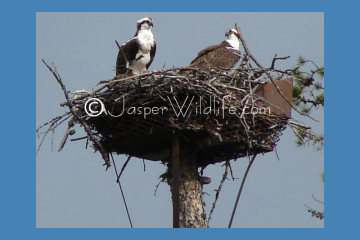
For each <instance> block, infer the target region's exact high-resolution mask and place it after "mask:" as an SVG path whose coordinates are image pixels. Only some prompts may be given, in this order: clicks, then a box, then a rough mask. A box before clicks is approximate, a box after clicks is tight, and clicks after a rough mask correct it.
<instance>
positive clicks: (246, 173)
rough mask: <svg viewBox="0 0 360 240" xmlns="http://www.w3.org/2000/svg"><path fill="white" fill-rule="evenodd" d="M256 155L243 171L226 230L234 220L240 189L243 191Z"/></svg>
mask: <svg viewBox="0 0 360 240" xmlns="http://www.w3.org/2000/svg"><path fill="white" fill-rule="evenodd" d="M256 155H257V154H254V156H253V158H252V159H251V161H250V162H249V165H248V167H247V169H246V171H245V174H244V177H243V180H242V182H241V185H240V189H239V192H238V195H237V197H236V201H235V205H234V208H233V212H232V214H231V218H230V222H229V226H228V228H231V225H232V222H233V219H234V216H235V212H236V208H237V205H238V203H239V199H240V196H241V192H242V189H243V187H244V184H245V180H246V177H247V175H248V173H249V171H250V168H251V165H252V164H253V162H254V160H255V157H256Z"/></svg>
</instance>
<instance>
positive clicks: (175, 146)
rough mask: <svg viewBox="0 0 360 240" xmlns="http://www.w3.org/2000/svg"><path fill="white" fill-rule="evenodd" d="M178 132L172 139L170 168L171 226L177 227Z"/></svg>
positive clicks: (178, 205)
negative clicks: (171, 178)
mask: <svg viewBox="0 0 360 240" xmlns="http://www.w3.org/2000/svg"><path fill="white" fill-rule="evenodd" d="M179 148H180V147H179V133H178V132H175V133H174V134H173V139H172V168H173V171H172V173H173V176H172V177H173V180H172V184H173V187H172V190H173V192H172V197H173V199H172V200H173V228H179V220H180V219H179V216H180V197H179V185H180V170H179V169H180V163H179V152H180V151H179Z"/></svg>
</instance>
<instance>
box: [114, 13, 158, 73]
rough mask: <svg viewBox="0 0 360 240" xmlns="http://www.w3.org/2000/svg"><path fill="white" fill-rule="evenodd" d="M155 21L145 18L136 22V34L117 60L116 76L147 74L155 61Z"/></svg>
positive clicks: (120, 51)
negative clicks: (153, 30) (153, 27)
mask: <svg viewBox="0 0 360 240" xmlns="http://www.w3.org/2000/svg"><path fill="white" fill-rule="evenodd" d="M152 26H153V20H152V18H151V17H145V18H142V19H140V20H138V21H137V22H136V27H137V30H136V33H135V35H134V37H133V38H132V39H130V40H129V41H127V42H126V43H124V44H122V45H121V46H120V47H119V48H120V49H119V53H118V56H117V60H116V75H119V74H126V73H129V74H140V73H143V72H145V71H146V70H147V69H148V68H149V66H150V64H151V63H152V61H153V60H154V56H155V51H156V43H155V40H154V35H153V33H152V32H151V28H152Z"/></svg>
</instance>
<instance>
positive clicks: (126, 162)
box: [116, 156, 131, 182]
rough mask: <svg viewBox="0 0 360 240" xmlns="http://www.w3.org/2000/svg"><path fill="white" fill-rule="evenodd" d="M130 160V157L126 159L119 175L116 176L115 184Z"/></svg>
mask: <svg viewBox="0 0 360 240" xmlns="http://www.w3.org/2000/svg"><path fill="white" fill-rule="evenodd" d="M130 159H131V156H129V157H128V159H127V160H126V161H125V163H124V165H123V166H122V168H121V170H120V174H119V175H118V177H117V179H116V182H119V179H120V177H121V174H122V173H123V171H124V169H125V167H126V165H127V164H128V162H129V161H130Z"/></svg>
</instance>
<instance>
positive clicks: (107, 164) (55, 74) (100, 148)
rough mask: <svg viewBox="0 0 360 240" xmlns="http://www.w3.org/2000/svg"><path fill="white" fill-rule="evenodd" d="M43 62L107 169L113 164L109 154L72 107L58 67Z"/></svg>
mask: <svg viewBox="0 0 360 240" xmlns="http://www.w3.org/2000/svg"><path fill="white" fill-rule="evenodd" d="M42 62H43V63H44V64H45V66H46V67H47V68H48V69H49V70H50V72H51V73H52V74H53V75H54V77H55V79H56V80H57V82H58V83H59V85H60V86H61V89H62V90H63V92H64V96H65V98H66V101H67V104H68V107H69V109H70V112H71V113H72V114H73V116H75V118H76V119H77V120H78V121H79V122H80V123H81V124H82V125H83V126H84V129H85V131H86V133H87V134H88V135H89V137H90V139H91V141H93V142H94V144H95V146H97V147H96V149H97V150H99V152H100V153H101V155H102V157H103V159H104V161H105V165H106V169H108V168H109V167H110V166H111V163H110V161H109V154H108V153H107V152H106V151H105V149H104V147H103V146H102V144H101V143H100V142H99V141H97V140H96V138H95V136H94V134H93V133H92V132H91V130H90V127H89V126H88V124H87V123H86V121H85V120H84V119H82V118H81V117H80V116H79V115H78V113H77V112H76V111H75V110H74V109H72V107H71V100H70V97H69V95H68V92H67V90H66V88H65V85H64V84H63V83H62V80H61V78H60V75H59V74H58V73H57V71H56V69H55V70H53V69H52V68H51V67H50V66H49V65H48V64H47V63H46V62H45V60H44V59H43V60H42Z"/></svg>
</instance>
